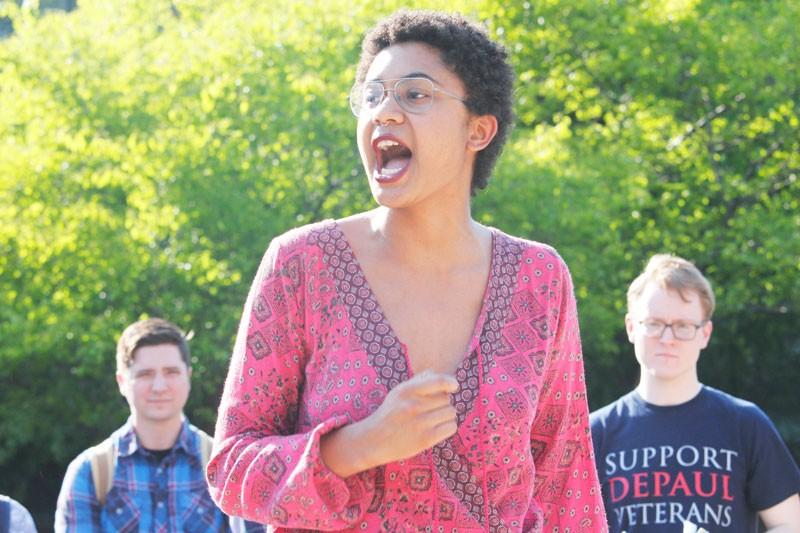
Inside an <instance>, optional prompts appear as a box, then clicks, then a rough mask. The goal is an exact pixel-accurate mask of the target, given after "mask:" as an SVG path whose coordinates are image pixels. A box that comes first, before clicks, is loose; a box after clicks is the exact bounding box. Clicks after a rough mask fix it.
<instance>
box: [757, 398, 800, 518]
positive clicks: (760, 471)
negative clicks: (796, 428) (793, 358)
mask: <svg viewBox="0 0 800 533" xmlns="http://www.w3.org/2000/svg"><path fill="white" fill-rule="evenodd" d="M748 414H749V420H748V426H749V427H748V429H747V434H748V438H749V439H750V441H751V443H752V445H751V446H750V456H749V457H748V464H749V468H748V472H747V477H748V479H747V489H746V496H747V501H748V503H749V505H750V506H751V507H752V508H753V509H756V510H759V511H763V510H764V509H768V508H770V507H772V506H773V505H776V504H778V503H780V502H782V501H783V500H785V499H786V498H788V497H789V496H791V495H793V494H797V493H798V492H799V491H800V471H798V468H797V463H795V461H794V459H793V458H792V455H791V453H790V452H789V450H788V448H787V447H786V444H785V443H784V442H783V439H781V436H780V434H779V433H778V430H777V429H776V428H775V425H774V424H773V423H772V421H771V420H770V419H769V417H768V416H767V415H766V414H765V413H764V412H763V411H762V410H761V409H759V408H758V407H757V406H755V405H753V406H752V408H751V409H750V410H749V413H748Z"/></svg>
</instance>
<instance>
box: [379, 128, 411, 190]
mask: <svg viewBox="0 0 800 533" xmlns="http://www.w3.org/2000/svg"><path fill="white" fill-rule="evenodd" d="M372 149H373V150H374V152H375V169H374V171H373V173H372V177H373V178H374V179H375V181H377V182H379V183H391V182H394V181H397V180H399V179H400V178H401V177H402V176H403V175H404V174H405V173H406V170H408V167H409V165H410V164H411V157H412V153H411V150H410V149H409V148H408V147H407V146H406V145H405V144H403V143H402V142H401V141H400V140H399V139H397V138H396V137H394V136H392V135H381V136H379V137H376V138H375V139H374V140H373V141H372Z"/></svg>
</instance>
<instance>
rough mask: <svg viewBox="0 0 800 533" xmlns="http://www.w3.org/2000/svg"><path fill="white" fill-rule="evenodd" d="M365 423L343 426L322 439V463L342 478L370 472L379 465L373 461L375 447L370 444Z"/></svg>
mask: <svg viewBox="0 0 800 533" xmlns="http://www.w3.org/2000/svg"><path fill="white" fill-rule="evenodd" d="M364 422H365V421H361V422H354V423H352V424H348V425H346V426H342V427H340V428H338V429H335V430H333V431H331V432H330V433H328V434H326V435H323V436H322V438H321V439H320V455H321V457H322V461H323V462H324V463H325V465H326V466H327V467H328V469H329V470H330V471H331V472H333V473H334V474H336V475H337V476H339V477H341V478H347V477H350V476H352V475H355V474H358V473H360V472H363V471H365V470H369V469H370V468H372V467H374V466H377V464H378V463H374V461H373V459H372V455H373V454H372V452H374V449H375V447H374V446H373V445H372V443H371V442H370V439H369V437H368V431H367V430H366V424H365V423H364Z"/></svg>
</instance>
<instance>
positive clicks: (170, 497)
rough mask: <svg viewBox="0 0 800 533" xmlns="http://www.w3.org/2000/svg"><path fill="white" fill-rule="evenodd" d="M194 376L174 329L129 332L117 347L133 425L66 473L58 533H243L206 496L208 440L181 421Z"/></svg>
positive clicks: (138, 327)
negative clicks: (205, 449)
mask: <svg viewBox="0 0 800 533" xmlns="http://www.w3.org/2000/svg"><path fill="white" fill-rule="evenodd" d="M191 375H192V369H191V364H190V358H189V346H188V343H187V337H186V336H185V335H184V333H183V332H182V331H181V330H180V329H178V328H177V327H176V326H175V325H173V324H171V323H169V322H167V321H166V320H162V319H159V318H153V319H148V320H142V321H139V322H136V323H134V324H131V325H130V326H128V328H126V329H125V331H124V332H123V333H122V336H121V337H120V339H119V343H118V344H117V374H116V376H117V383H118V385H119V390H120V393H122V395H123V396H124V397H125V399H126V400H127V401H128V405H129V406H130V410H131V415H130V418H129V419H128V421H127V422H126V423H125V425H123V426H122V427H121V428H119V429H118V430H117V431H115V432H114V433H113V434H112V435H111V437H110V438H109V439H108V440H107V441H105V442H104V443H103V444H100V445H98V446H96V447H94V448H90V449H88V450H85V451H84V452H83V453H81V454H80V455H79V456H78V457H77V458H76V459H75V460H74V461H72V463H71V464H70V465H69V467H68V468H67V473H66V475H65V477H64V482H63V485H62V487H61V493H60V495H59V497H58V506H57V508H56V523H55V529H56V531H57V532H62V531H64V532H66V531H78V532H86V531H126V532H127V531H147V532H165V533H166V532H172V531H204V532H205V531H218V532H225V531H238V530H241V531H243V530H244V529H245V524H244V523H243V522H242V521H240V520H239V519H229V518H228V517H227V516H226V515H225V514H223V513H222V511H220V510H219V509H218V508H217V507H216V506H215V505H214V502H213V501H212V500H211V497H210V496H209V494H208V488H207V485H206V481H205V473H204V469H205V465H204V462H205V460H207V452H206V454H204V453H203V445H204V444H203V443H204V441H205V440H207V439H208V436H207V435H205V434H204V433H202V431H201V430H199V429H198V428H196V427H194V426H193V425H191V424H190V423H189V422H188V421H187V420H186V418H185V417H184V415H183V407H184V405H185V404H186V400H187V399H188V397H189V390H190V388H191V386H190V378H191ZM204 455H206V456H205V457H204ZM93 462H94V464H92V463H93ZM98 471H103V472H104V473H98ZM249 526H250V527H248V528H247V529H256V528H258V529H259V530H260V529H261V528H260V527H259V526H255V525H249Z"/></svg>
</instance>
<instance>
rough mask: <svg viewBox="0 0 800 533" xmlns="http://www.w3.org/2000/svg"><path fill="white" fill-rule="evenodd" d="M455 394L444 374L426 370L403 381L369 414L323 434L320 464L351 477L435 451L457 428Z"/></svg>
mask: <svg viewBox="0 0 800 533" xmlns="http://www.w3.org/2000/svg"><path fill="white" fill-rule="evenodd" d="M457 390H458V382H457V381H456V379H455V378H454V377H453V376H449V375H446V374H438V373H434V372H423V373H421V374H419V375H417V376H414V377H413V378H411V379H409V380H408V381H404V382H403V383H401V384H399V385H398V386H397V387H395V388H394V389H392V390H391V391H389V394H388V395H387V396H386V398H385V399H384V400H383V403H382V404H381V406H380V407H378V409H377V410H376V411H375V412H374V413H372V414H371V415H370V416H368V417H367V418H365V419H364V420H361V421H360V422H356V423H354V424H350V425H348V426H344V427H341V428H339V429H337V430H335V431H332V432H331V433H329V434H327V435H324V436H323V437H322V441H321V454H322V460H323V461H325V464H326V465H328V468H330V469H331V470H332V471H333V472H334V473H336V474H337V475H339V476H341V477H348V476H351V475H353V474H356V473H358V472H362V471H364V470H368V469H370V468H373V467H375V466H379V465H384V464H386V463H391V462H393V461H399V460H401V459H406V458H408V457H413V456H414V455H417V454H418V453H420V452H422V451H424V450H427V449H428V448H431V447H432V446H434V445H435V444H437V443H439V442H441V441H443V440H444V439H446V438H448V437H450V436H452V435H453V434H455V432H456V430H457V429H458V426H457V425H456V410H455V408H454V407H453V406H452V405H451V403H450V396H451V395H452V394H453V393H454V392H456V391H457Z"/></svg>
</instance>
